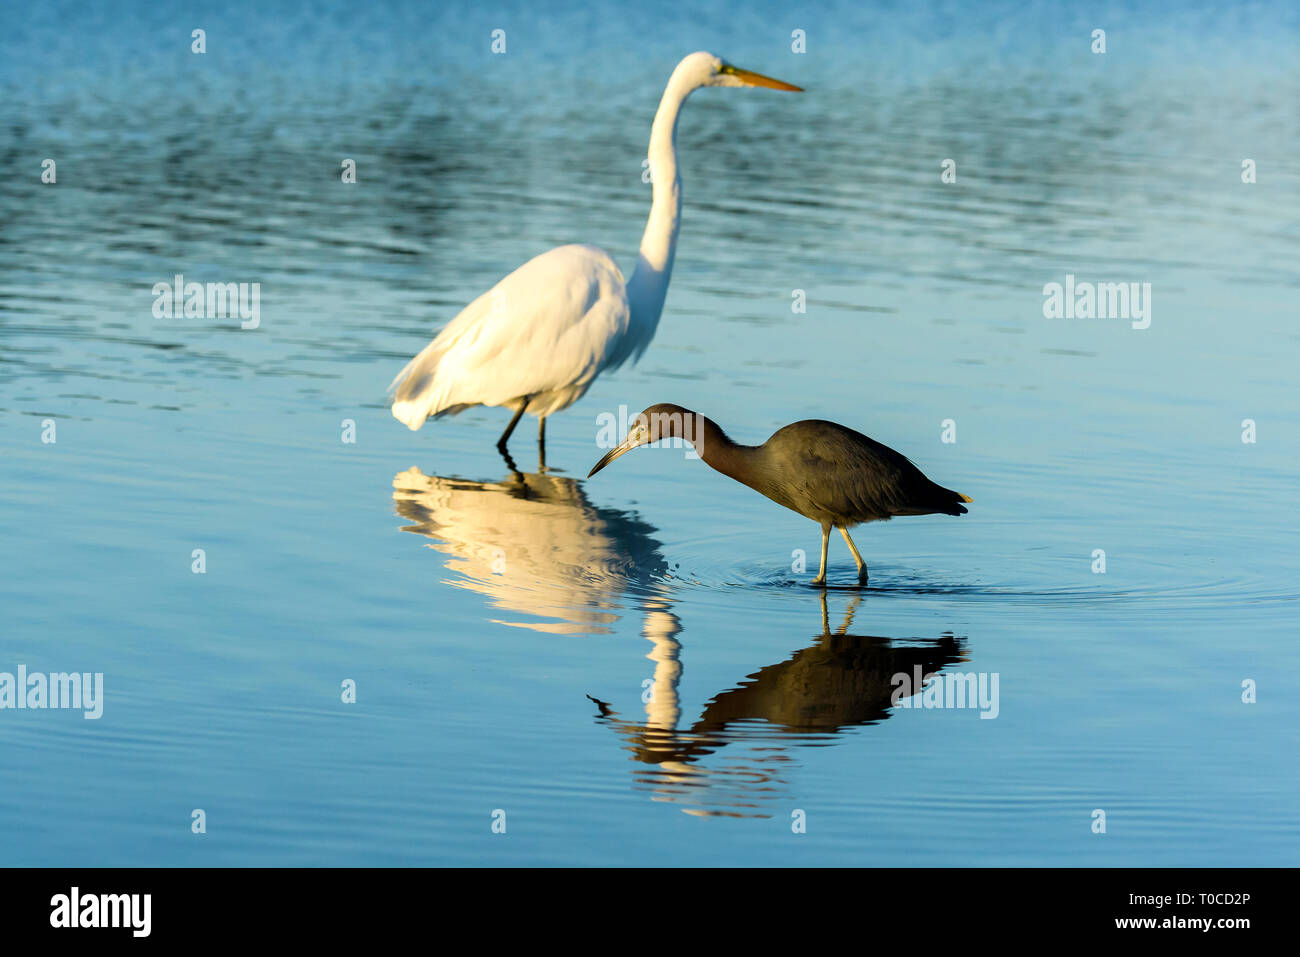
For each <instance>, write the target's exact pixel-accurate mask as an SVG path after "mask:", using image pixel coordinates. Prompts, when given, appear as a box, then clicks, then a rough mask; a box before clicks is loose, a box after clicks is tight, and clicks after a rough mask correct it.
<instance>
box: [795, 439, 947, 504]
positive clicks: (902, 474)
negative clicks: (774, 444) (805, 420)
mask: <svg viewBox="0 0 1300 957" xmlns="http://www.w3.org/2000/svg"><path fill="white" fill-rule="evenodd" d="M818 425H820V426H822V427H821V428H819V429H818V430H816V431H814V432H808V431H803V432H799V433H798V436H799V438H798V442H799V444H798V455H797V456H796V460H797V461H799V462H800V466H799V468H798V469H797V470H796V472H797V474H796V475H794V476H790V477H792V478H794V480H795V481H797V482H798V483H799V485H800V487H801V489H802V491H803V494H804V495H805V496H807V499H808V501H810V502H811V503H812V504H814V505H815V506H816V507H817V508H819V509H821V510H822V511H825V512H827V513H830V514H832V515H843V516H857V517H858V520H859V521H866V520H869V519H870V518H889V517H890V516H893V515H916V514H925V513H929V512H935V511H948V510H949V509H951V508H953V503H952V502H950V501H948V499H949V498H950V497H952V496H953V495H955V493H951V492H948V490H946V489H943V488H940V487H939V486H937V485H935V484H934V483H933V482H931V481H930V480H929V479H928V478H926V477H925V475H924V474H923V473H922V472H921V470H920V469H918V468H917V467H916V466H915V465H913V464H912V462H911V461H910V460H908V458H907V457H906V456H904V455H903V454H902V453H900V452H896V451H895V450H894V449H891V448H890V447H889V446H887V445H882V444H881V443H879V442H877V441H875V440H874V439H870V438H868V437H867V436H865V435H862V434H861V433H858V432H855V431H853V430H852V429H847V428H845V427H844V426H841V425H837V424H836V423H833V422H826V423H818ZM961 511H965V509H961Z"/></svg>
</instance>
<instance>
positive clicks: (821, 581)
mask: <svg viewBox="0 0 1300 957" xmlns="http://www.w3.org/2000/svg"><path fill="white" fill-rule="evenodd" d="M812 586H813V587H814V588H818V587H821V588H825V587H826V576H825V575H818V576H817V577H816V578H814V579H813V580H812Z"/></svg>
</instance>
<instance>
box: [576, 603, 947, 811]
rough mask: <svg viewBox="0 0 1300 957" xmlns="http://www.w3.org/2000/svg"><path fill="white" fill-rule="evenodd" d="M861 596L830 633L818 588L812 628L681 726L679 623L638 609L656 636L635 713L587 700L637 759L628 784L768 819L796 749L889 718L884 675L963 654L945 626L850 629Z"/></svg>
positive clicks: (786, 792)
mask: <svg viewBox="0 0 1300 957" xmlns="http://www.w3.org/2000/svg"><path fill="white" fill-rule="evenodd" d="M860 601H861V598H860V597H855V598H853V599H852V600H851V601H850V602H849V604H848V607H847V608H846V610H845V613H844V619H843V621H842V623H841V624H840V626H839V628H838V629H837V630H836V631H834V632H832V631H831V628H830V619H829V613H828V610H827V607H826V597H825V595H822V596H821V611H822V631H821V634H820V635H816V636H814V639H815V640H814V642H813V644H811V645H809V646H807V647H805V648H801V649H800V650H798V651H796V652H794V653H793V654H792V655H791V656H790V657H789V658H788V659H786V660H785V661H781V662H778V663H776V664H773V665H769V666H767V667H766V668H762V669H760V670H759V671H756V672H755V673H753V674H752V675H750V676H749V677H747V678H745V679H743V680H742V681H741V682H740V683H739V684H738V685H737V686H736V687H734V688H730V689H728V690H726V691H723V692H721V693H719V694H717V695H715V696H714V697H713V698H712V699H711V700H710V701H709V703H708V704H707V705H706V706H705V708H704V712H703V714H701V715H700V717H699V719H698V720H697V721H695V722H694V723H693V724H692V725H691V726H690V727H688V728H684V729H683V728H679V724H680V719H681V703H680V699H679V697H678V685H679V682H680V680H681V675H682V665H681V660H680V657H681V644H680V643H679V642H678V641H677V634H678V633H679V632H680V631H681V628H680V624H679V623H678V620H677V618H676V616H675V615H673V614H671V613H670V612H668V611H667V610H666V608H665V609H663V610H661V611H648V612H647V614H646V616H645V631H644V634H645V637H646V638H647V639H648V640H650V641H651V642H652V643H653V644H654V648H653V649H652V651H651V652H650V654H649V655H647V657H648V658H650V659H651V660H653V661H654V663H655V668H654V684H653V688H652V692H651V693H650V694H649V695H648V696H647V697H648V699H649V700H648V701H647V703H646V705H645V712H646V717H645V721H644V722H640V721H633V720H629V719H626V718H623V717H621V716H620V715H619V714H618V712H616V711H615V710H614V709H613V708H612V707H610V705H609V704H607V703H605V702H603V701H600V700H599V699H597V698H592V699H591V700H592V701H594V702H595V703H596V705H597V707H598V708H599V712H600V713H599V718H598V720H600V721H603V722H605V723H607V724H608V725H609V726H610V727H611V728H613V729H614V730H615V732H617V734H618V735H619V736H620V737H621V738H622V739H623V740H624V741H626V743H627V745H626V746H627V750H629V751H630V752H631V753H632V756H633V760H635V761H636V762H638V764H639V765H640V766H639V767H638V768H637V769H636V770H635V771H634V772H633V775H634V778H635V783H636V786H637V787H639V788H642V789H645V790H649V791H651V792H652V793H653V795H654V799H655V800H658V801H669V802H673V803H677V804H681V805H684V807H683V810H684V811H686V813H688V814H700V815H725V816H733V817H771V816H772V814H773V813H774V805H775V803H776V802H778V801H783V800H788V799H789V798H790V797H791V795H790V787H789V780H788V778H789V774H790V772H791V771H792V770H793V769H794V768H795V767H797V765H796V764H795V761H796V756H795V754H796V751H797V749H798V748H801V747H816V746H826V745H831V744H834V743H835V742H836V740H837V736H838V735H840V734H841V733H842V732H843V731H845V730H847V729H849V728H853V727H857V726H860V725H871V724H876V723H878V722H880V721H884V720H885V719H887V718H889V717H890V716H891V710H892V707H893V705H892V702H891V696H892V694H893V691H894V688H895V685H894V682H893V676H894V675H896V674H899V673H906V674H912V673H913V670H914V669H915V668H917V667H919V668H920V669H921V673H922V674H926V675H929V674H931V673H934V672H938V671H939V670H940V669H942V668H944V667H946V666H948V665H951V664H954V663H956V662H959V661H964V660H966V659H965V658H964V656H963V648H962V642H961V641H959V640H958V639H957V638H956V637H954V636H953V635H952V634H951V633H945V634H943V635H941V636H940V637H938V638H931V639H922V638H907V639H893V638H884V637H879V636H873V635H854V634H850V633H849V628H850V627H851V626H852V623H853V616H854V613H855V611H856V610H857V607H858V604H859V602H860ZM723 749H727V750H726V751H724V750H723ZM719 752H722V753H721V754H720V753H719Z"/></svg>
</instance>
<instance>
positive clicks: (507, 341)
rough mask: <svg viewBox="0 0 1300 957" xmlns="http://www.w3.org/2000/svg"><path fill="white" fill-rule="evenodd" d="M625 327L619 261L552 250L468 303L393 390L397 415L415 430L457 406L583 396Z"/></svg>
mask: <svg viewBox="0 0 1300 957" xmlns="http://www.w3.org/2000/svg"><path fill="white" fill-rule="evenodd" d="M627 327H628V305H627V292H626V289H625V286H624V283H623V276H622V273H620V272H619V270H618V267H617V266H616V265H615V264H614V261H613V260H612V259H610V257H609V256H608V255H607V254H606V253H604V252H603V251H602V250H600V249H597V248H595V247H593V246H560V247H558V248H556V249H552V250H550V251H549V252H545V253H543V254H542V255H540V256H537V257H536V258H534V259H530V260H529V261H528V262H526V263H524V264H523V265H522V266H520V267H519V268H518V269H516V270H515V271H514V272H512V273H510V275H508V276H506V277H505V278H504V279H502V280H501V281H500V282H499V283H497V284H496V285H495V286H493V287H492V288H491V289H489V290H488V291H487V292H485V293H484V294H483V295H481V296H479V297H478V298H477V299H475V300H474V301H473V302H471V303H470V304H469V305H468V306H466V307H465V309H464V310H463V311H462V312H461V313H460V315H458V316H457V317H456V318H455V319H453V320H452V321H451V322H450V323H448V325H447V327H446V328H445V329H443V330H442V332H440V333H439V334H438V336H437V337H436V338H435V339H434V340H433V341H432V342H430V343H429V345H427V346H426V347H425V348H424V350H423V351H421V352H420V354H419V355H417V356H416V357H415V358H414V359H412V360H411V361H410V362H409V363H408V364H407V366H406V368H405V369H403V370H402V372H401V373H400V374H399V375H398V376H397V378H396V379H395V380H394V381H393V384H392V386H391V387H390V389H391V391H392V392H393V415H395V416H396V417H397V418H398V419H400V420H401V421H403V422H405V423H406V424H407V425H408V426H409V427H410V428H412V429H417V428H419V427H420V425H421V423H423V422H424V420H425V418H426V417H428V416H429V415H437V414H438V413H439V412H443V411H448V410H451V409H454V408H457V407H464V406H467V405H480V404H481V405H503V404H505V403H508V402H509V401H510V400H512V399H517V398H519V397H521V396H526V395H537V394H539V393H544V392H551V391H554V390H563V389H574V390H576V394H577V395H581V394H582V392H583V391H585V390H586V387H587V386H588V385H589V384H590V383H591V380H592V379H593V378H595V376H596V374H597V373H598V372H600V370H601V369H602V368H603V366H604V365H605V363H606V362H607V361H608V359H609V357H610V356H611V355H612V354H613V353H614V352H615V351H616V347H617V344H618V342H619V340H620V338H621V337H622V336H623V335H624V334H625V333H626V331H627ZM575 397H576V396H575Z"/></svg>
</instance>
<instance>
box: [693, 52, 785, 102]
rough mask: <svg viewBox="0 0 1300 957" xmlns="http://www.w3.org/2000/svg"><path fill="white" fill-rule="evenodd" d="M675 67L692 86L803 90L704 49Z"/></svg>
mask: <svg viewBox="0 0 1300 957" xmlns="http://www.w3.org/2000/svg"><path fill="white" fill-rule="evenodd" d="M677 69H678V70H681V71H684V72H685V74H686V77H687V79H688V80H689V81H690V83H691V86H692V87H696V86H760V87H766V88H767V89H769V90H791V91H794V92H796V93H802V92H803V87H798V86H795V85H794V84H793V83H786V82H784V81H782V80H774V79H772V78H771V77H770V76H764V75H763V74H761V73H755V72H754V71H753V70H742V69H741V68H740V67H738V66H734V65H733V64H730V63H728V62H727V61H726V60H724V59H722V58H721V57H717V56H714V55H713V54H712V53H706V52H704V51H701V52H699V53H692V54H691V55H690V56H688V57H686V58H685V59H684V60H682V62H681V63H679V64H678V65H677Z"/></svg>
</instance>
